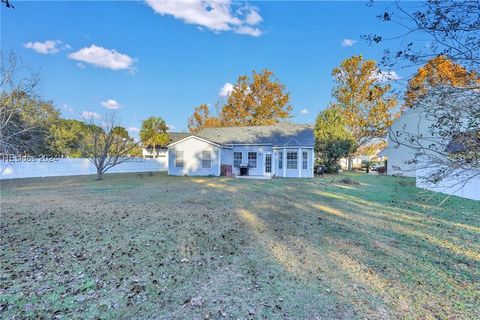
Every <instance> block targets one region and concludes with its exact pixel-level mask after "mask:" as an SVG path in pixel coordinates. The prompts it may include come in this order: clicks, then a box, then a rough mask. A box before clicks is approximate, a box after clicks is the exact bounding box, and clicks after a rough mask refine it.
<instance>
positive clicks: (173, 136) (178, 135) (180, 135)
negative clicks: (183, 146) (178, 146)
mask: <svg viewBox="0 0 480 320" xmlns="http://www.w3.org/2000/svg"><path fill="white" fill-rule="evenodd" d="M167 133H168V138H169V141H168V144H167V146H168V145H170V144H172V143H174V142H177V141H179V140H182V139H184V138H186V137H188V136H190V135H191V133H188V132H167ZM167 146H157V147H159V148H165V147H167ZM143 148H151V147H150V146H145V145H144V146H143Z"/></svg>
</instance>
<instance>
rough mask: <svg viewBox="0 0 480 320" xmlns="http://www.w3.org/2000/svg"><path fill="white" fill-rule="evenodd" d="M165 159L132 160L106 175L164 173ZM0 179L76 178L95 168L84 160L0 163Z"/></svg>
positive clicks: (94, 172)
mask: <svg viewBox="0 0 480 320" xmlns="http://www.w3.org/2000/svg"><path fill="white" fill-rule="evenodd" d="M166 159H167V158H166V157H163V158H156V159H142V158H132V159H131V160H129V161H127V162H124V163H121V164H119V165H118V166H115V167H113V168H111V169H110V170H108V171H107V173H123V172H150V171H166V170H167V169H168V165H167V161H166ZM0 165H1V167H0V172H1V175H0V179H2V180H3V179H18V178H35V177H57V176H78V175H87V174H96V169H95V166H94V165H93V164H92V163H91V162H90V161H89V160H88V159H85V158H62V159H58V160H57V161H52V162H39V161H35V162H21V161H19V162H8V161H0Z"/></svg>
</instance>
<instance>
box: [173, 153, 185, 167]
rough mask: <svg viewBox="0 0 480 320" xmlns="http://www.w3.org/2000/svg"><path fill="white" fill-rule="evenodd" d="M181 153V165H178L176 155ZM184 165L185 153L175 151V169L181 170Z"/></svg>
mask: <svg viewBox="0 0 480 320" xmlns="http://www.w3.org/2000/svg"><path fill="white" fill-rule="evenodd" d="M179 152H181V153H182V165H181V166H179V165H178V153H179ZM184 165H185V153H184V152H183V151H182V150H175V168H183V166H184Z"/></svg>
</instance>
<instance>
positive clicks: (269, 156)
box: [264, 153, 273, 176]
mask: <svg viewBox="0 0 480 320" xmlns="http://www.w3.org/2000/svg"><path fill="white" fill-rule="evenodd" d="M264 163H265V175H266V176H271V175H272V165H273V164H272V154H271V153H265V161H264Z"/></svg>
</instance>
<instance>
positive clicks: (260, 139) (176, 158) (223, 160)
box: [168, 123, 314, 178]
mask: <svg viewBox="0 0 480 320" xmlns="http://www.w3.org/2000/svg"><path fill="white" fill-rule="evenodd" d="M313 147H314V136H313V126H311V125H298V124H292V123H279V124H277V125H272V126H255V127H226V128H207V129H203V130H201V131H200V132H198V133H196V134H191V135H189V136H188V137H185V138H183V139H181V140H178V141H176V142H173V143H171V144H170V145H169V146H168V174H170V175H179V176H183V175H189V176H209V175H211V176H220V175H221V173H222V166H224V167H227V168H231V170H232V171H233V175H237V176H238V175H246V176H253V177H273V176H276V177H295V178H311V177H313V163H314V152H313Z"/></svg>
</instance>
